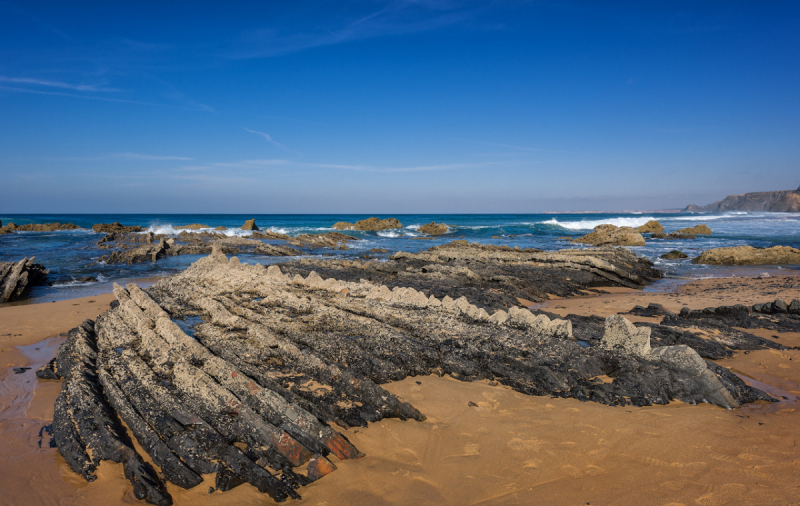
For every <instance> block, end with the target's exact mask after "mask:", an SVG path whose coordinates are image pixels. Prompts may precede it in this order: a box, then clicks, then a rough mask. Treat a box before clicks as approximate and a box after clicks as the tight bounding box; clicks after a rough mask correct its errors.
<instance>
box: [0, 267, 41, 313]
mask: <svg viewBox="0 0 800 506" xmlns="http://www.w3.org/2000/svg"><path fill="white" fill-rule="evenodd" d="M34 260H36V257H30V258H23V259H22V260H20V261H19V262H0V302H11V301H14V300H17V299H20V298H22V297H23V296H24V295H25V294H27V292H28V291H29V290H30V289H31V288H32V287H34V286H40V285H43V284H45V279H46V278H47V274H48V272H50V271H48V270H47V269H46V268H45V267H44V265H41V264H36V263H34Z"/></svg>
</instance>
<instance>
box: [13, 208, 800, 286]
mask: <svg viewBox="0 0 800 506" xmlns="http://www.w3.org/2000/svg"><path fill="white" fill-rule="evenodd" d="M368 217H369V215H232V214H213V215H211V214H209V215H202V214H191V215H189V214H186V215H181V214H170V215H165V214H162V215H155V214H135V215H111V214H94V215H87V214H74V215H73V214H48V215H43V214H42V215H11V214H7V215H0V221H2V222H3V224H7V223H9V222H14V223H16V224H18V225H23V224H26V223H50V222H56V221H57V222H61V223H75V224H76V225H79V226H82V227H86V228H87V229H88V230H74V231H59V232H17V233H14V234H8V235H0V261H18V260H20V259H21V258H23V257H26V256H28V257H30V256H35V257H36V259H37V262H39V263H42V264H44V265H45V266H46V267H47V268H48V269H49V270H50V275H49V279H50V280H51V281H54V282H55V283H56V284H55V285H54V286H47V287H37V288H35V289H34V291H33V292H32V297H33V300H34V301H45V300H59V299H65V298H72V297H81V296H87V295H93V294H96V293H101V292H105V291H108V290H109V288H110V285H111V283H113V282H124V281H126V280H131V279H142V278H148V277H153V276H162V275H166V274H171V273H175V272H178V271H180V270H182V269H185V268H186V267H187V266H188V265H189V264H191V263H192V262H194V261H195V260H196V259H197V258H198V256H194V255H187V256H180V257H172V258H168V259H164V260H161V261H159V262H158V263H156V264H153V263H145V264H136V265H105V264H104V263H102V262H100V261H99V258H100V257H101V256H104V255H108V254H109V250H99V249H97V248H95V243H96V242H97V241H98V240H99V239H100V238H101V237H102V236H103V234H96V233H94V232H92V231H91V226H92V225H93V224H95V223H111V222H113V221H119V222H121V223H122V224H124V225H141V226H143V227H145V228H146V229H148V230H152V231H153V232H155V233H166V234H177V233H178V232H180V231H179V230H176V229H175V228H174V227H177V226H180V225H188V224H191V223H201V224H204V225H208V226H209V227H212V228H213V227H218V226H224V227H227V230H226V232H225V233H226V234H229V235H242V236H247V235H249V232H246V231H244V230H241V228H240V227H241V226H242V224H243V223H244V221H245V220H247V219H251V218H255V220H256V223H257V224H258V226H259V228H261V229H267V230H273V231H275V232H282V233H285V234H288V235H290V236H294V235H297V234H301V233H319V232H327V231H331V230H332V229H331V228H330V227H331V225H333V224H334V223H335V222H337V221H349V222H355V221H357V220H360V219H364V218H368ZM379 217H381V218H386V217H390V216H382V215H379ZM391 217H395V218H398V219H399V220H400V222H401V223H402V224H403V225H404V228H402V229H397V230H385V231H381V232H358V231H354V232H350V231H348V232H346V233H348V234H351V235H353V236H356V237H358V238H359V239H360V240H359V241H357V242H354V243H351V248H350V249H349V250H346V251H332V250H328V249H318V250H310V251H308V252H307V253H308V254H309V255H323V254H327V255H331V254H333V255H343V256H360V255H364V254H367V252H368V251H369V250H370V249H372V248H384V249H386V250H388V251H389V253H387V254H375V256H378V257H382V258H386V257H388V256H389V255H390V254H391V253H392V252H394V251H398V250H403V251H412V252H413V251H420V250H424V249H427V248H429V247H431V246H434V245H437V244H444V243H447V242H450V241H452V240H454V239H457V238H458V239H465V240H467V241H470V242H478V243H483V244H504V245H509V246H519V247H520V248H539V249H543V250H557V249H562V248H574V247H580V246H579V245H575V244H570V243H569V242H568V241H567V240H565V239H560V238H562V237H565V236H571V237H578V236H580V235H583V234H586V233H588V232H589V231H591V229H592V228H594V227H595V226H597V225H599V224H602V223H612V224H614V225H618V226H623V225H627V226H633V227H636V226H639V225H642V224H644V223H646V222H647V221H649V220H651V219H657V220H658V221H660V222H661V224H662V225H664V228H665V229H666V231H667V232H672V231H675V230H678V229H681V228H685V227H691V226H694V225H698V224H701V223H705V224H707V225H708V226H709V227H710V228H711V229H712V230H713V234H712V235H711V236H698V237H697V239H693V240H680V241H675V240H661V239H656V240H648V242H647V245H646V246H643V247H636V248H632V249H633V250H634V251H636V252H637V253H638V254H640V255H644V256H646V257H648V258H650V259H651V260H653V262H655V263H656V265H657V267H659V268H660V269H662V270H664V271H665V272H666V275H667V278H668V279H676V278H687V277H703V276H710V275H713V276H719V275H726V269H724V268H718V267H714V268H712V267H708V266H701V265H694V264H692V263H691V261H690V260H688V259H687V260H673V261H667V260H662V259H661V258H659V255H661V254H663V253H665V252H667V251H670V250H673V249H679V250H681V251H683V252H685V253H686V254H688V255H689V256H690V257H694V256H697V255H698V254H699V253H701V252H702V251H705V250H707V249H710V248H717V247H723V246H740V245H748V244H749V245H752V246H759V247H765V246H774V245H786V246H793V247H798V248H800V214H789V213H744V212H734V213H723V214H687V213H681V214H661V213H653V214H647V213H641V214H640V213H608V214H471V215H464V214H413V215H392V216H391ZM431 221H436V222H440V223H441V222H444V223H446V224H447V225H448V227H449V231H448V232H447V234H445V235H442V236H438V237H436V238H433V239H431V240H419V239H418V238H421V237H427V236H425V235H424V234H420V233H419V232H417V231H416V228H417V227H419V226H420V225H423V224H425V223H429V222H431ZM240 258H241V259H242V261H246V262H251V263H255V262H260V263H262V264H269V263H275V262H281V261H285V260H286V257H262V256H251V255H241V256H240ZM787 268H797V266H787ZM84 276H94V277H96V278H97V279H98V280H99V282H98V283H77V282H75V281H74V280H75V279H77V278H80V277H84Z"/></svg>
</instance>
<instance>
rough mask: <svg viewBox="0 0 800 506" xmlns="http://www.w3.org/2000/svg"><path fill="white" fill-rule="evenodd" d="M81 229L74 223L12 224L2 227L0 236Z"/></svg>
mask: <svg viewBox="0 0 800 506" xmlns="http://www.w3.org/2000/svg"><path fill="white" fill-rule="evenodd" d="M79 228H81V227H79V226H78V225H75V224H74V223H28V224H25V225H17V224H16V223H13V222H11V223H9V224H8V225H6V226H5V227H0V235H3V234H12V233H14V232H56V231H59V230H77V229H79Z"/></svg>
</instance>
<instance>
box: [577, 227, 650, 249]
mask: <svg viewBox="0 0 800 506" xmlns="http://www.w3.org/2000/svg"><path fill="white" fill-rule="evenodd" d="M572 242H573V243H581V244H591V245H593V246H605V245H611V246H644V237H642V234H640V233H639V232H637V231H636V230H634V229H633V228H631V227H617V226H616V225H610V224H608V225H598V226H596V227H594V231H592V232H590V233H588V234H586V235H584V236H583V237H578V238H577V239H573V240H572Z"/></svg>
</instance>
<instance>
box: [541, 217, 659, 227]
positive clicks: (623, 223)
mask: <svg viewBox="0 0 800 506" xmlns="http://www.w3.org/2000/svg"><path fill="white" fill-rule="evenodd" d="M653 219H655V218H653V217H652V216H642V217H637V218H606V219H602V220H581V221H558V219H556V218H553V219H550V220H547V221H541V222H539V223H541V224H543V225H556V226H558V227H561V228H566V229H567V230H592V229H593V228H594V227H596V226H598V225H607V224H610V225H616V226H618V227H634V228H635V227H640V226H642V225H644V224H645V223H647V222H648V221H650V220H653Z"/></svg>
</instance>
